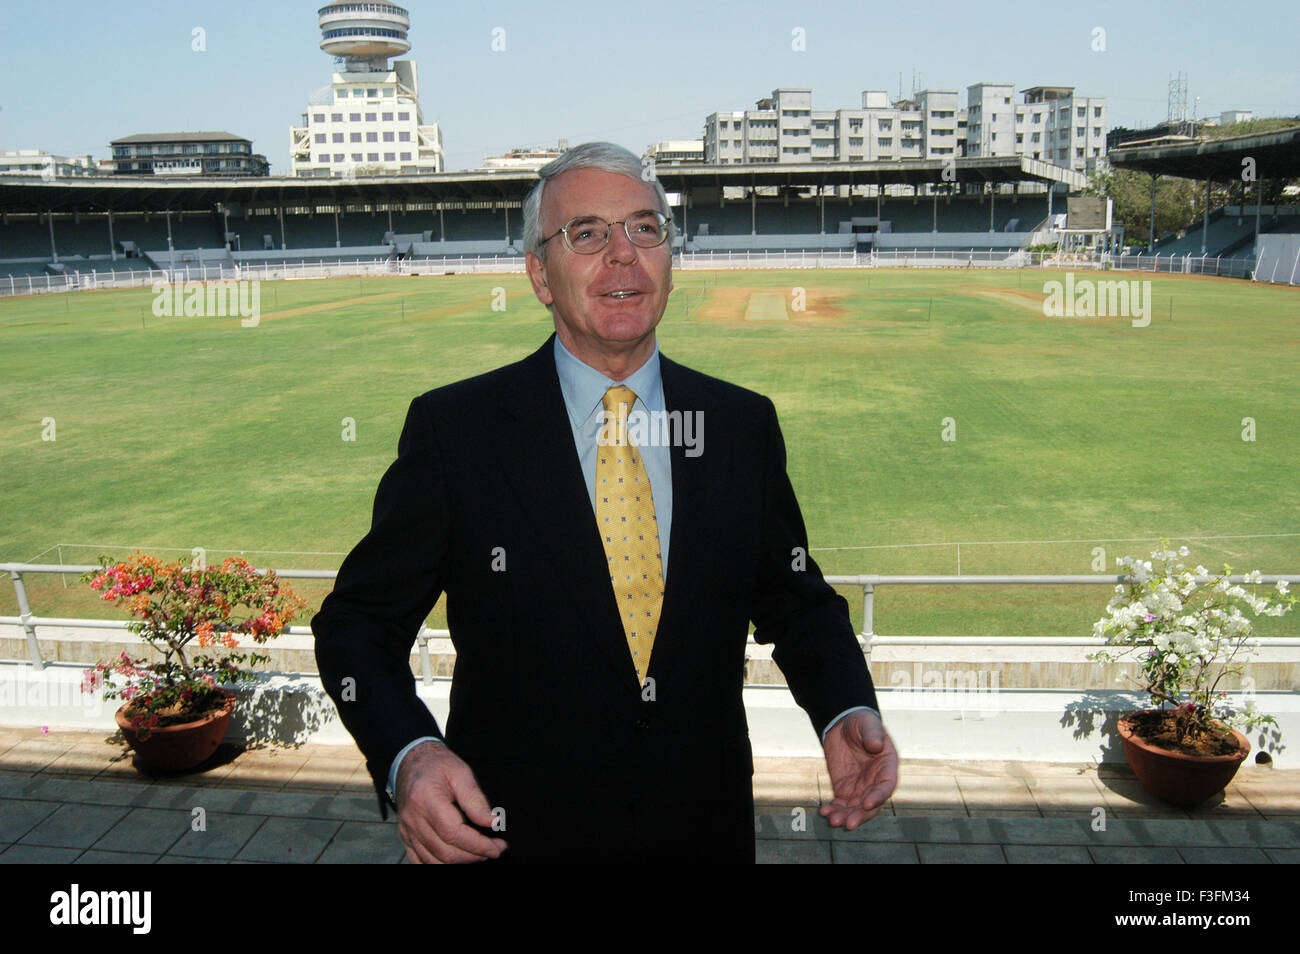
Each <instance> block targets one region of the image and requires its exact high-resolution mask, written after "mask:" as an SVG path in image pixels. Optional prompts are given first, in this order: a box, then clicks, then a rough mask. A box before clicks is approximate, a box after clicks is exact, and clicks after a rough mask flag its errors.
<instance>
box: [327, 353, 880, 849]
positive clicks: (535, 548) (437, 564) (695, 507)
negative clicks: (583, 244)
mask: <svg viewBox="0 0 1300 954" xmlns="http://www.w3.org/2000/svg"><path fill="white" fill-rule="evenodd" d="M660 360H661V371H662V377H663V386H664V398H665V402H666V404H667V406H668V409H669V410H670V411H673V410H681V411H683V412H695V411H699V412H701V413H702V415H703V423H704V430H703V453H700V454H699V455H698V456H687V455H686V454H685V453H684V448H683V447H681V446H675V447H673V448H672V451H671V460H672V481H673V524H672V559H671V561H669V566H668V575H667V577H666V580H665V590H664V602H663V609H662V614H661V617H660V624H659V632H658V634H657V636H656V640H655V646H654V653H653V655H652V657H651V662H650V669H649V678H650V680H652V684H653V693H652V695H653V698H647V696H649V695H651V693H649V692H648V691H647V689H646V688H643V687H641V686H638V684H637V680H636V675H635V670H634V669H633V666H632V661H631V656H630V654H629V653H628V649H627V642H626V639H625V637H624V634H623V627H622V623H621V621H620V617H619V612H618V608H617V605H616V601H615V598H614V595H613V590H612V588H611V586H610V583H609V573H608V570H607V567H606V559H605V552H604V548H603V546H602V542H601V538H600V535H599V533H598V531H597V529H596V521H595V516H594V514H593V512H592V507H591V502H590V496H589V493H588V490H587V488H586V486H585V482H584V479H583V476H582V471H581V468H580V465H579V462H578V455H577V451H576V448H575V447H574V442H573V435H572V431H571V429H570V424H569V420H568V417H567V414H566V411H565V405H564V398H563V395H562V393H561V390H560V384H559V379H558V376H557V374H556V370H555V360H554V356H553V345H552V342H551V341H549V340H548V341H547V343H546V344H545V345H544V346H543V347H542V348H541V349H540V350H538V351H537V352H536V353H534V354H533V355H531V356H530V357H528V358H525V359H524V360H522V361H520V362H518V363H516V364H512V365H509V366H507V367H504V368H501V369H499V370H496V371H493V372H490V373H488V374H484V375H480V376H478V377H474V378H470V379H468V380H465V381H461V382H458V383H456V384H451V385H448V386H446V387H443V388H438V389H437V390H434V391H430V392H428V393H427V394H424V395H422V396H420V397H418V398H416V399H415V400H414V401H413V402H412V404H411V407H410V410H409V413H408V415H407V419H406V425H405V428H404V430H403V432H402V436H401V439H400V441H399V444H398V457H397V460H396V461H395V462H394V463H393V465H392V466H391V467H390V468H389V470H388V472H387V473H386V474H385V475H384V477H383V479H382V480H381V482H380V485H379V489H378V492H377V494H376V496H375V505H374V515H373V522H372V526H371V529H370V532H369V533H368V534H367V535H366V536H365V537H364V538H363V539H362V540H361V542H360V543H358V544H357V546H356V548H355V549H354V550H353V551H352V552H351V554H349V555H348V557H347V559H346V560H345V561H344V563H343V565H342V567H341V568H340V570H339V575H338V580H337V583H336V585H335V588H334V591H333V593H332V594H331V595H330V596H329V597H327V598H326V600H325V602H324V603H323V604H322V607H321V611H320V613H319V614H318V615H317V616H316V617H315V618H314V619H313V621H312V627H313V630H314V632H315V634H316V657H317V661H318V663H319V667H320V672H321V677H322V679H323V681H324V685H325V688H326V690H327V691H328V692H329V693H330V695H331V696H332V698H333V699H334V701H335V703H336V704H337V706H338V709H339V712H340V715H341V716H342V719H343V722H344V724H345V725H346V726H347V728H348V730H349V731H350V732H351V733H352V735H353V736H354V738H355V739H356V741H357V744H358V746H359V747H360V748H361V751H362V752H363V753H364V755H365V757H366V759H367V766H368V768H369V771H370V773H371V776H372V777H373V778H374V781H375V786H376V789H377V790H378V791H379V792H380V798H381V806H382V804H383V802H384V801H385V800H386V796H385V795H384V794H383V792H384V789H385V788H386V785H387V773H388V770H389V766H390V765H391V763H392V760H393V758H394V756H395V755H396V754H397V753H398V751H400V750H401V749H402V748H403V747H404V746H405V745H407V743H409V742H410V741H411V740H413V739H415V738H417V737H419V736H423V735H437V736H441V737H443V738H445V739H446V741H447V744H448V745H449V746H450V747H451V749H452V750H453V751H454V752H456V753H457V754H458V755H459V756H460V757H461V758H463V759H464V760H465V761H466V762H468V763H469V765H470V767H471V768H472V769H473V770H474V773H475V775H476V777H477V779H478V781H479V784H480V785H481V787H482V788H483V791H484V793H485V794H486V795H487V798H488V800H489V802H491V804H492V805H493V806H494V807H499V808H501V809H503V810H504V822H505V829H504V831H502V832H500V834H501V835H502V837H504V838H505V839H506V840H507V842H509V844H510V846H511V847H510V850H509V851H508V852H507V853H506V855H505V856H504V857H505V858H506V859H512V860H519V861H528V860H555V861H560V860H606V861H609V860H626V861H652V860H676V861H693V860H715V861H752V860H753V857H754V828H753V824H754V822H753V787H752V776H753V760H752V753H751V749H750V744H749V737H748V729H747V724H746V720H745V709H744V705H743V703H742V685H743V677H744V664H745V646H746V636H747V633H748V629H749V623H750V621H751V620H752V621H753V622H754V624H755V639H756V640H757V641H759V642H761V643H771V644H772V645H773V656H774V658H775V660H776V662H777V664H778V665H779V666H780V667H781V670H782V672H783V673H784V675H785V677H786V680H787V683H788V684H789V686H790V689H791V691H792V692H793V694H794V698H795V700H796V701H797V702H798V703H799V705H800V706H802V707H803V708H804V709H805V710H806V711H807V712H808V714H809V717H810V718H811V720H812V724H813V728H814V729H815V730H816V731H817V732H818V733H820V732H821V731H822V730H823V729H824V728H825V727H826V725H827V724H828V723H829V722H830V721H831V720H832V719H833V718H835V716H837V715H838V714H840V713H841V712H843V711H844V710H846V709H849V708H851V707H854V706H871V707H875V706H876V699H875V693H874V690H873V687H872V683H871V678H870V676H869V675H868V673H867V667H866V665H865V662H864V660H863V656H862V652H861V650H860V648H859V646H858V643H857V640H856V637H855V636H854V633H853V630H852V626H851V624H850V622H849V615H848V604H847V603H846V602H845V600H844V599H843V598H842V597H840V596H839V595H837V594H836V593H835V592H834V591H833V590H832V589H831V588H830V586H829V585H828V584H827V583H826V582H825V581H824V580H823V578H822V575H821V573H820V571H819V570H818V568H817V565H816V563H815V562H813V561H812V560H811V559H804V560H801V559H800V555H799V554H800V551H796V548H802V551H801V552H802V553H803V554H806V553H807V547H808V541H807V536H806V532H805V529H804V524H803V519H802V517H801V515H800V512H799V507H798V504H797V502H796V500H795V496H794V492H793V490H792V488H791V486H790V481H789V479H788V477H787V476H786V458H785V445H784V442H783V440H782V437H781V432H780V429H779V427H778V425H777V419H776V411H775V408H774V407H773V405H772V402H771V401H769V400H768V399H767V398H765V397H763V396H761V395H758V394H755V393H754V392H751V391H747V390H745V389H743V388H739V387H736V386H734V385H731V384H728V383H726V382H724V381H720V380H717V379H715V378H711V377H707V376H705V375H703V374H699V373H697V372H695V371H691V370H689V369H687V368H684V367H682V366H681V365H678V364H676V363H674V362H672V361H670V360H668V359H667V358H664V357H663V356H662V355H661V357H660ZM502 560H504V568H502ZM444 592H445V593H446V594H447V607H446V608H447V622H448V627H449V629H450V631H451V638H452V642H453V643H454V645H455V648H456V668H455V676H454V679H453V683H452V690H451V709H450V716H449V718H448V724H447V726H446V730H445V732H442V731H440V729H439V726H438V725H437V723H436V721H435V719H434V717H433V716H432V714H431V713H430V712H429V710H428V708H427V706H426V705H425V703H424V702H423V701H421V700H420V698H419V697H418V696H417V694H416V691H415V681H414V677H413V675H412V672H411V669H410V665H409V654H410V650H411V646H412V644H413V642H414V639H415V636H416V633H417V631H418V629H419V627H420V625H421V624H422V623H423V621H424V619H425V617H426V616H427V614H428V613H429V611H430V609H431V608H432V607H433V605H434V603H435V602H436V601H437V600H438V598H439V595H440V594H442V593H444ZM348 677H351V678H352V679H353V680H355V682H354V683H353V685H354V687H355V691H354V693H353V694H350V695H349V698H348V699H344V697H343V693H342V686H343V684H344V683H343V680H344V679H345V678H348Z"/></svg>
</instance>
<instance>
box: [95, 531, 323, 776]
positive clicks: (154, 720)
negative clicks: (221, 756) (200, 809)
mask: <svg viewBox="0 0 1300 954" xmlns="http://www.w3.org/2000/svg"><path fill="white" fill-rule="evenodd" d="M84 579H85V580H86V582H89V584H90V586H91V588H92V589H94V590H97V591H99V592H100V593H101V594H102V595H101V597H100V598H101V599H103V600H108V601H111V602H114V603H116V604H119V605H121V606H123V607H124V608H125V609H126V611H127V612H128V613H129V614H130V615H131V616H132V617H133V619H132V621H131V622H130V623H128V624H127V626H128V628H129V629H130V630H131V631H132V632H134V633H136V634H138V635H139V636H140V637H141V638H142V639H144V640H145V642H147V643H149V645H151V646H152V647H153V648H154V649H155V650H157V651H158V653H159V654H160V655H161V657H162V658H161V659H154V660H152V661H151V660H147V659H143V658H140V659H133V658H131V657H130V656H128V655H127V654H126V653H122V654H121V655H120V656H119V657H118V658H117V659H114V660H111V661H109V662H101V663H99V664H98V665H97V666H95V667H94V668H93V669H89V670H87V671H86V674H85V677H84V678H83V680H82V691H83V692H95V691H98V692H100V693H101V694H102V696H103V698H105V699H122V700H124V704H123V706H122V707H121V708H120V709H118V710H117V724H118V726H119V727H121V729H122V733H123V735H124V736H125V737H126V739H127V741H128V742H129V743H130V745H131V747H132V748H133V749H134V750H135V752H136V762H137V764H138V765H140V766H141V767H144V768H150V769H154V770H156V771H172V772H175V771H183V770H185V769H189V768H193V767H194V766H196V765H198V764H200V763H202V762H203V761H205V760H206V759H207V758H208V757H209V756H211V755H212V753H213V752H215V751H216V749H217V746H218V745H220V744H221V740H222V739H223V738H224V737H225V734H226V729H227V727H228V725H229V722H230V713H231V711H232V710H233V708H234V703H235V694H234V693H233V692H231V691H229V690H228V689H226V688H225V687H226V686H230V685H233V684H234V683H236V682H239V681H240V680H244V679H253V678H255V676H254V674H253V673H252V672H250V671H248V669H246V668H244V667H252V666H256V665H259V664H261V663H265V662H266V661H268V659H269V658H270V657H269V656H266V655H263V654H258V653H250V652H242V651H239V652H237V651H234V650H236V649H237V647H238V646H239V645H240V640H239V639H238V638H237V637H239V636H248V637H250V638H251V639H252V641H253V642H254V643H258V644H262V643H265V642H266V641H267V640H268V639H272V638H273V637H275V636H277V635H279V634H280V632H281V631H282V630H283V629H284V627H285V624H286V623H288V622H289V621H290V620H291V619H293V618H294V617H295V616H297V615H298V614H299V613H301V612H302V611H303V610H305V609H306V603H305V602H304V601H303V600H302V599H300V598H299V597H298V596H296V595H295V594H294V593H293V591H292V590H291V589H290V588H289V587H288V586H286V585H285V584H284V583H282V582H280V580H279V579H278V578H277V577H276V575H275V572H274V571H273V570H267V571H265V572H259V571H258V570H256V569H254V568H253V566H252V565H251V564H249V563H248V561H247V560H244V559H243V558H241V557H230V558H228V559H227V560H225V561H224V562H223V563H222V565H221V566H220V567H215V566H203V567H194V566H188V565H185V564H182V563H180V562H172V563H163V562H162V561H161V560H159V559H157V558H156V557H153V556H149V555H148V554H145V553H143V552H141V551H139V550H137V551H136V552H135V554H134V555H132V556H131V558H130V559H128V560H126V561H124V562H118V563H115V562H113V561H112V560H111V559H109V558H107V557H102V558H101V559H100V570H99V571H98V572H91V573H88V574H86V576H85V578H84ZM193 643H197V647H193V646H192V645H191V644H193ZM218 647H220V650H221V651H219V652H218V654H216V655H213V654H211V653H205V652H203V651H204V650H216V649H218ZM195 648H197V650H198V652H195Z"/></svg>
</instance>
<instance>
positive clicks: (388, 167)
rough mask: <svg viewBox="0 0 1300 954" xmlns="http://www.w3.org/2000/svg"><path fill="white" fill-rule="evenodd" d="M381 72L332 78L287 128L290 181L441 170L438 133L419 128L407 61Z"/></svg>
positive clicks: (411, 66)
mask: <svg viewBox="0 0 1300 954" xmlns="http://www.w3.org/2000/svg"><path fill="white" fill-rule="evenodd" d="M392 65H393V69H391V70H389V71H387V72H382V73H380V72H367V73H335V74H334V81H333V83H331V84H330V85H329V86H327V87H325V88H324V89H321V90H317V91H316V92H315V93H314V94H312V96H311V98H310V99H309V101H308V105H307V111H306V112H305V113H303V116H302V125H301V126H294V127H291V128H290V129H289V158H290V166H291V174H292V175H295V176H355V175H415V174H417V173H423V172H442V171H443V151H442V133H441V131H440V130H439V129H438V124H437V123H432V124H430V125H425V123H424V117H423V114H422V113H421V111H420V100H419V87H418V85H417V77H416V66H415V63H414V62H413V61H405V60H399V61H397V62H395V63H393V64H392Z"/></svg>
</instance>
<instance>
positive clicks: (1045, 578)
mask: <svg viewBox="0 0 1300 954" xmlns="http://www.w3.org/2000/svg"><path fill="white" fill-rule="evenodd" d="M98 569H99V566H98V565H97V564H64V563H0V572H4V573H8V574H9V575H10V577H11V578H12V580H13V585H14V594H15V596H16V597H17V601H18V614H19V615H17V616H0V624H7V625H11V626H21V627H22V628H23V630H24V632H25V633H26V637H27V650H28V656H29V659H30V662H31V665H32V667H33V668H34V669H36V670H41V669H43V668H44V667H45V660H44V658H43V657H42V655H41V645H40V638H39V636H38V634H37V627H55V626H60V627H77V628H82V629H105V630H118V631H127V621H126V620H110V619H79V618H59V617H47V616H37V615H35V614H34V613H33V612H32V609H31V603H30V600H29V599H28V594H27V586H26V583H25V582H24V576H25V575H26V574H67V573H71V574H83V573H89V572H91V571H94V570H98ZM275 573H276V575H277V576H279V577H281V578H282V579H289V580H294V579H298V580H332V579H334V577H335V576H336V575H337V573H336V571H334V570H292V569H289V570H276V571H275ZM1125 579H1126V577H1124V576H1120V575H1110V574H1100V573H1099V574H1081V575H1070V574H1030V575H997V576H975V575H971V576H961V575H957V576H953V575H936V576H883V575H874V574H866V575H857V576H836V575H831V576H827V577H826V582H828V583H830V584H831V585H832V586H853V587H857V588H858V589H859V590H861V592H862V632H861V633H859V634H858V642H859V643H860V644H861V645H862V648H863V652H864V653H865V654H866V656H867V659H868V661H870V658H871V650H872V648H873V647H875V646H921V645H924V646H1021V647H1024V646H1046V647H1060V646H1102V645H1104V644H1105V640H1103V639H1099V638H1096V637H1094V636H1032V635H1025V636H882V635H881V634H879V633H877V632H875V597H876V591H877V590H879V589H880V588H882V587H890V586H1061V585H1081V586H1110V587H1113V586H1114V585H1115V584H1116V583H1122V582H1124V580H1125ZM1210 579H1214V577H1198V581H1200V582H1205V581H1207V580H1210ZM1228 579H1229V580H1230V581H1231V582H1233V583H1247V582H1250V581H1249V580H1247V579H1246V577H1244V576H1231V577H1229V578H1228ZM1279 581H1285V582H1286V583H1288V584H1300V574H1282V575H1277V574H1269V575H1262V576H1261V577H1260V578H1259V580H1258V581H1257V582H1259V583H1263V584H1270V585H1271V584H1276V583H1278V582H1279ZM284 631H285V633H287V634H289V635H311V628H310V627H308V626H287V627H285V630H284ZM448 636H450V633H449V631H448V630H445V629H430V628H429V627H427V626H422V627H421V628H420V631H419V634H418V635H417V637H416V642H417V644H418V646H419V652H420V667H421V675H422V677H423V681H424V683H425V684H426V685H431V684H432V683H433V681H434V677H433V662H432V659H431V658H430V654H429V641H430V640H431V639H438V638H447V637H448ZM750 642H751V643H752V642H753V637H752V636H751V637H750ZM1268 645H1269V646H1274V647H1278V648H1283V647H1285V648H1297V647H1300V638H1295V637H1289V636H1280V637H1269V639H1268Z"/></svg>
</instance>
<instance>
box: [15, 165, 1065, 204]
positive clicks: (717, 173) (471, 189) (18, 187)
mask: <svg viewBox="0 0 1300 954" xmlns="http://www.w3.org/2000/svg"><path fill="white" fill-rule="evenodd" d="M944 166H945V164H944V163H943V162H942V161H941V160H938V159H907V160H882V161H875V162H833V163H832V162H808V163H781V164H776V163H764V164H761V165H758V164H756V165H725V166H724V165H717V166H714V165H661V166H659V167H657V168H656V170H655V172H656V174H657V175H658V177H659V181H660V182H662V183H663V186H664V188H665V189H666V190H668V191H669V192H691V191H692V190H696V189H705V188H716V187H718V186H732V187H751V186H769V187H770V186H785V187H787V188H798V189H804V188H811V187H814V186H845V185H913V186H916V185H922V184H925V183H940V184H941V183H943V182H946V181H949V180H947V179H945V178H944V175H943V173H944ZM954 168H955V174H956V180H955V181H956V182H958V183H970V182H1040V183H1045V182H1052V183H1057V184H1059V185H1065V186H1066V187H1067V188H1068V189H1070V190H1071V191H1073V190H1077V189H1081V188H1083V186H1084V185H1085V184H1086V177H1085V176H1084V175H1083V174H1082V173H1080V172H1075V171H1074V170H1072V169H1065V168H1062V167H1060V166H1054V165H1052V164H1051V163H1048V162H1043V161H1041V160H1038V159H1029V158H1026V157H1024V156H998V157H989V158H974V159H957V160H955V167H954ZM536 182H537V174H536V173H535V172H532V171H517V170H499V171H475V172H441V173H436V174H431V175H430V174H426V175H419V176H375V177H368V178H353V179H349V178H328V179H327V178H302V177H276V178H271V177H266V176H256V177H253V176H250V177H246V178H243V177H241V178H217V177H212V178H200V177H194V178H182V177H179V176H178V177H171V176H167V177H162V176H125V175H114V176H83V177H77V178H65V179H42V178H40V177H37V176H0V212H3V213H6V214H11V213H32V212H45V211H53V212H63V213H72V212H103V211H109V210H111V211H114V212H163V211H168V210H170V211H173V212H176V211H197V210H204V211H211V210H212V209H213V208H214V207H215V206H216V205H217V204H218V203H221V204H223V205H226V206H229V207H265V206H306V205H331V204H349V203H400V202H456V201H459V202H493V201H502V200H504V201H519V200H522V199H523V197H524V196H525V195H527V193H528V191H529V190H530V189H531V188H532V187H533V185H534V184H535V183H536Z"/></svg>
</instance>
